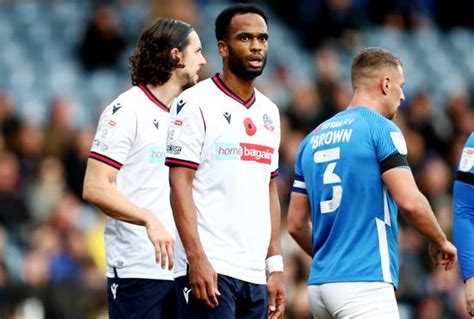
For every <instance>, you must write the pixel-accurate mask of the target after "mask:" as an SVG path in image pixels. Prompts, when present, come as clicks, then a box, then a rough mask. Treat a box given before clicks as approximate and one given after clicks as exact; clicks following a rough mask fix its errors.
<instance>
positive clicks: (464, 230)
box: [453, 134, 474, 280]
mask: <svg viewBox="0 0 474 319" xmlns="http://www.w3.org/2000/svg"><path fill="white" fill-rule="evenodd" d="M453 240H454V244H455V245H456V247H457V249H458V255H459V265H460V266H461V272H462V276H463V279H464V280H466V279H468V278H471V277H474V134H471V136H470V137H469V139H468V141H467V142H466V145H465V147H464V149H463V152H462V154H461V159H460V160H459V166H458V170H457V173H456V180H455V181H454V188H453Z"/></svg>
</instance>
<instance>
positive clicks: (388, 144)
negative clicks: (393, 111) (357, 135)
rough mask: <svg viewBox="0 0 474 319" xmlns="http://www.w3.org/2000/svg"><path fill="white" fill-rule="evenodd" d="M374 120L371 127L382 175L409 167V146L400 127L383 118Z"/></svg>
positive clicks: (375, 117)
mask: <svg viewBox="0 0 474 319" xmlns="http://www.w3.org/2000/svg"><path fill="white" fill-rule="evenodd" d="M372 120H373V123H369V125H370V129H371V130H372V132H373V135H372V137H373V143H374V148H375V152H376V157H377V162H378V163H379V166H380V169H381V171H382V173H383V172H385V171H387V170H389V169H391V168H394V167H401V166H404V167H408V161H407V153H408V150H407V145H406V142H405V138H404V137H403V134H402V132H401V131H400V129H399V128H398V126H397V125H395V123H393V122H392V121H390V120H387V119H385V118H382V117H381V116H374V117H373V118H372Z"/></svg>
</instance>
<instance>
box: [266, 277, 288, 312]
mask: <svg viewBox="0 0 474 319" xmlns="http://www.w3.org/2000/svg"><path fill="white" fill-rule="evenodd" d="M267 290H268V318H270V319H273V318H275V319H276V318H278V317H280V315H281V314H282V313H283V311H284V310H285V304H286V293H285V288H284V287H283V272H280V271H274V272H272V273H270V274H269V275H268V280H267Z"/></svg>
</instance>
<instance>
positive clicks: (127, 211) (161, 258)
mask: <svg viewBox="0 0 474 319" xmlns="http://www.w3.org/2000/svg"><path fill="white" fill-rule="evenodd" d="M117 174H118V170H117V169H115V168H113V167H111V166H109V165H107V164H104V163H102V162H100V161H97V160H94V159H89V160H88V161H87V168H86V175H85V178H84V186H83V194H82V196H83V198H84V199H85V200H86V201H88V202H89V203H91V204H93V205H95V206H97V207H98V208H99V209H100V210H101V211H103V212H104V213H105V214H107V215H108V216H110V217H112V218H115V219H118V220H121V221H124V222H128V223H131V224H135V225H141V226H145V227H146V230H147V233H148V237H149V238H150V241H151V242H152V244H153V246H154V247H155V258H156V262H157V263H161V267H162V268H165V267H166V261H167V260H168V268H169V269H172V268H173V254H174V239H173V237H172V236H171V235H170V234H169V233H168V231H167V230H166V229H165V227H164V226H163V225H162V224H161V223H160V222H159V221H158V219H157V218H156V217H155V216H154V215H153V214H152V213H151V212H149V211H147V210H146V209H144V208H141V207H138V206H136V205H135V204H133V203H132V202H130V201H129V200H128V199H127V198H126V197H125V196H124V195H123V194H122V193H120V192H119V191H118V190H117V189H116V188H115V186H114V182H115V179H116V177H117Z"/></svg>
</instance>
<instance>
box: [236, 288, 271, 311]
mask: <svg viewBox="0 0 474 319" xmlns="http://www.w3.org/2000/svg"><path fill="white" fill-rule="evenodd" d="M234 280H237V279H234ZM238 281H240V280H238ZM240 283H241V289H240V290H241V291H240V294H239V296H238V298H237V301H236V316H235V317H236V318H239V319H264V318H267V314H268V292H267V286H266V285H257V284H252V283H249V282H245V281H240Z"/></svg>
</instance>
